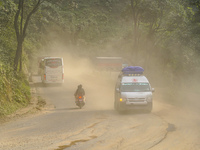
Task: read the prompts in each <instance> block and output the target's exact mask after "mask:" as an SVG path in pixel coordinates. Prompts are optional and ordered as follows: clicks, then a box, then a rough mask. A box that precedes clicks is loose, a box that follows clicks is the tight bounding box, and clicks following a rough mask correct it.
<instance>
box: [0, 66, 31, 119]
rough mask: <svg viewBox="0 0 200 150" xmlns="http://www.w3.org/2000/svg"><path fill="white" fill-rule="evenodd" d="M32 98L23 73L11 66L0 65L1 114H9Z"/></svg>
mask: <svg viewBox="0 0 200 150" xmlns="http://www.w3.org/2000/svg"><path fill="white" fill-rule="evenodd" d="M30 98H31V94H30V87H29V84H28V82H27V80H26V78H25V76H24V75H23V74H22V73H21V74H15V73H14V72H13V69H12V68H11V67H8V66H5V65H2V64H1V65H0V116H3V115H8V114H11V113H13V112H15V111H16V110H17V109H19V108H21V107H24V106H26V105H27V104H28V103H29V101H30Z"/></svg>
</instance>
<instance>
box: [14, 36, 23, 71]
mask: <svg viewBox="0 0 200 150" xmlns="http://www.w3.org/2000/svg"><path fill="white" fill-rule="evenodd" d="M22 44H23V41H22V40H21V39H20V40H19V41H18V43H17V51H16V54H15V60H14V70H15V71H17V70H18V66H19V60H20V58H21V55H22Z"/></svg>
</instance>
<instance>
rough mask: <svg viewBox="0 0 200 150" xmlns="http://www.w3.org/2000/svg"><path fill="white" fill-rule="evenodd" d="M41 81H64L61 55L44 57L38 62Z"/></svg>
mask: <svg viewBox="0 0 200 150" xmlns="http://www.w3.org/2000/svg"><path fill="white" fill-rule="evenodd" d="M40 75H41V79H42V82H43V83H45V84H46V83H64V63H63V58H61V57H45V58H43V59H42V60H41V62H40Z"/></svg>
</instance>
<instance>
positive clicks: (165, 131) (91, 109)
mask: <svg viewBox="0 0 200 150" xmlns="http://www.w3.org/2000/svg"><path fill="white" fill-rule="evenodd" d="M65 74H66V77H65V84H64V85H63V86H47V87H43V86H42V85H41V84H40V83H39V82H40V80H39V78H38V77H34V78H33V79H34V82H35V85H36V86H37V91H38V93H39V95H41V96H42V97H43V98H45V99H46V102H47V106H51V107H47V108H46V109H44V110H43V111H42V112H41V113H39V114H35V115H29V116H26V117H22V118H19V119H17V120H13V121H9V122H7V123H4V124H1V125H0V150H65V149H66V150H102V149H104V150H199V149H200V117H199V115H200V109H199V108H200V105H199V102H198V100H199V97H198V95H193V96H194V97H193V99H192V100H191V102H190V99H189V98H190V97H186V99H187V100H188V101H189V102H187V101H186V102H184V103H181V105H180V106H173V105H170V104H167V103H166V102H164V101H162V98H163V96H162V94H161V92H160V91H161V90H159V88H157V89H156V92H155V93H154V108H153V111H152V113H149V114H148V113H145V112H142V111H140V112H138V111H137V112H127V113H123V114H119V113H117V112H116V111H114V108H113V102H114V99H113V98H114V85H115V80H114V79H115V75H114V74H103V75H102V74H101V73H99V74H96V73H93V72H88V73H85V74H76V75H71V76H68V75H67V71H66V73H65ZM102 76H103V78H102ZM80 83H81V84H82V85H83V87H84V89H85V91H86V98H87V103H86V105H85V106H84V107H83V109H78V107H77V106H75V103H74V97H73V94H74V92H75V90H76V88H77V85H78V84H80ZM193 104H194V105H193Z"/></svg>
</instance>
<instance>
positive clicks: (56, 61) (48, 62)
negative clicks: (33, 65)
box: [45, 58, 62, 67]
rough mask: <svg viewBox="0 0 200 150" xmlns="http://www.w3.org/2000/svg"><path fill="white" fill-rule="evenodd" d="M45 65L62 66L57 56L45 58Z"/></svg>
mask: <svg viewBox="0 0 200 150" xmlns="http://www.w3.org/2000/svg"><path fill="white" fill-rule="evenodd" d="M45 65H46V66H48V67H59V66H62V60H61V59H59V58H55V59H46V63H45Z"/></svg>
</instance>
